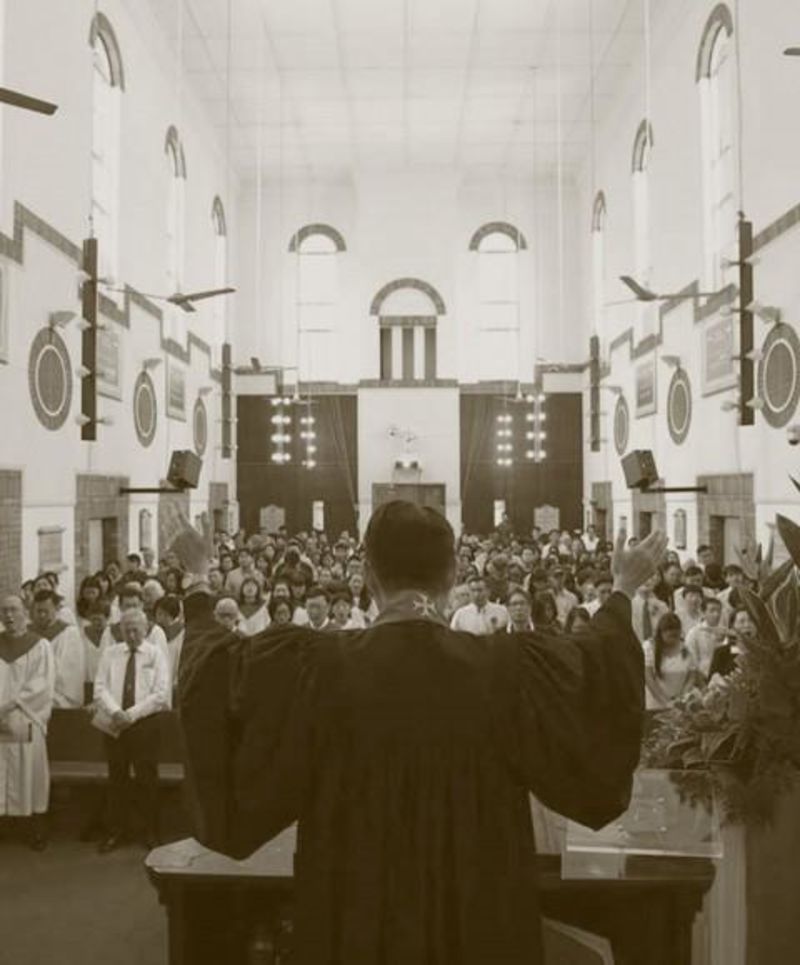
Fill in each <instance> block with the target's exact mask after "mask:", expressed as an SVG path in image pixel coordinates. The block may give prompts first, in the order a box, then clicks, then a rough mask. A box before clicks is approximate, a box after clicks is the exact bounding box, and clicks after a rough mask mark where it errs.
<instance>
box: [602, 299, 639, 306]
mask: <svg viewBox="0 0 800 965" xmlns="http://www.w3.org/2000/svg"><path fill="white" fill-rule="evenodd" d="M638 301H639V299H638V298H621V299H620V300H619V301H616V302H603V308H611V307H612V306H613V305H635V304H636V303H637V302H638Z"/></svg>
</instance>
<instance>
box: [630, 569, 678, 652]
mask: <svg viewBox="0 0 800 965" xmlns="http://www.w3.org/2000/svg"><path fill="white" fill-rule="evenodd" d="M658 579H659V577H658V574H654V575H653V576H652V577H650V579H649V580H647V581H646V582H644V583H643V584H642V585H641V586H640V587H639V589H638V590H637V591H636V593H635V594H634V597H633V600H632V601H631V624H632V626H633V632H634V633H635V634H636V636H637V637H638V638H639V642H640V643H644V642H645V640H651V639H652V638H653V634H654V632H655V628H656V627H657V626H658V621H659V620H660V619H661V617H662V616H664V614H665V613H669V607H668V606H667V604H666V603H664V601H663V600H661V599H659V598H658V597H657V596H656V595H655V586H656V583H657V582H658Z"/></svg>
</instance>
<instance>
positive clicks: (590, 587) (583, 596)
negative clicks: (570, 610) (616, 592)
mask: <svg viewBox="0 0 800 965" xmlns="http://www.w3.org/2000/svg"><path fill="white" fill-rule="evenodd" d="M575 583H576V585H577V588H578V596H579V597H580V605H581V606H582V607H584V608H586V607H587V606H589V605H590V604H592V603H594V601H595V600H596V599H597V584H596V583H595V572H594V570H592V569H582V570H580V571H579V572H578V573H577V575H576V577H575ZM595 609H597V607H595Z"/></svg>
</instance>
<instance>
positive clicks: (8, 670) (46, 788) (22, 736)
mask: <svg viewBox="0 0 800 965" xmlns="http://www.w3.org/2000/svg"><path fill="white" fill-rule="evenodd" d="M0 618H2V621H3V624H4V626H5V627H6V629H5V631H4V632H3V633H2V634H0V816H10V817H29V818H30V819H31V820H30V821H29V822H28V825H29V831H28V843H29V844H30V846H31V847H32V848H34V849H35V850H37V851H40V850H42V849H43V848H44V847H45V846H46V844H47V838H46V836H45V830H44V815H45V813H46V812H47V807H48V804H49V799H50V770H49V767H48V763H47V743H46V736H47V723H48V721H49V719H50V712H51V710H52V706H53V689H54V686H55V666H54V661H53V653H52V650H51V648H50V644H49V642H48V641H47V640H43V639H42V638H41V637H40V636H39V634H37V633H33V632H31V631H29V630H28V614H27V612H26V610H25V606H24V604H23V602H22V599H21V598H20V597H18V596H9V597H6V598H5V599H4V600H3V602H2V606H1V607H0Z"/></svg>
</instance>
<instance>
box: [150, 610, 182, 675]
mask: <svg viewBox="0 0 800 965" xmlns="http://www.w3.org/2000/svg"><path fill="white" fill-rule="evenodd" d="M155 622H156V623H157V624H158V625H159V626H160V627H161V629H162V630H163V631H164V636H165V638H166V641H167V654H168V656H169V676H170V681H171V683H172V686H173V688H174V687H175V684H176V683H177V680H178V664H179V663H180V659H181V650H182V649H183V638H184V635H185V632H186V628H185V626H184V624H183V620H182V619H181V601H180V599H179V598H178V597H177V596H174V595H173V594H170V595H169V596H164V597H162V598H161V599H160V600H159V601H158V602H157V603H156V609H155Z"/></svg>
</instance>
